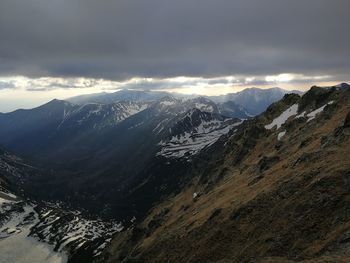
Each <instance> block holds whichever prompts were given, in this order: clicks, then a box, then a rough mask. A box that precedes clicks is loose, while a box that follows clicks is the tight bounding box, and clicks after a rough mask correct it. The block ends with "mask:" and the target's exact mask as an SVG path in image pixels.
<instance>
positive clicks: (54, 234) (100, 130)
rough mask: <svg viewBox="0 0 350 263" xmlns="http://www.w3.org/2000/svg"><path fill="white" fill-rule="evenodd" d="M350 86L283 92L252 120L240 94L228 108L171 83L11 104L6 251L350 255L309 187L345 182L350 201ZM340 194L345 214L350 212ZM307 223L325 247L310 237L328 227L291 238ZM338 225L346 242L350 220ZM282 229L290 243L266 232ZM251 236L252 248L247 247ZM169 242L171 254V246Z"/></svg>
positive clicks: (5, 158)
mask: <svg viewBox="0 0 350 263" xmlns="http://www.w3.org/2000/svg"><path fill="white" fill-rule="evenodd" d="M248 91H249V92H251V91H250V90H248ZM349 91H350V89H349V86H348V85H347V84H342V85H338V86H334V87H327V88H321V87H312V88H311V89H310V90H309V91H308V92H306V93H305V94H304V95H301V96H300V95H299V94H295V93H290V94H287V92H285V93H283V94H281V95H280V98H279V99H274V101H271V102H269V104H267V102H266V104H265V105H266V106H265V107H266V111H265V112H263V113H261V114H259V115H257V116H255V117H252V116H253V114H252V113H247V114H246V115H245V116H244V118H242V111H238V112H237V111H236V110H237V109H238V108H240V107H243V106H237V105H236V104H235V102H234V101H227V102H224V104H225V105H226V106H225V107H224V109H225V110H224V111H223V110H222V109H223V106H222V105H223V104H220V103H218V102H214V100H211V99H209V98H203V97H198V98H186V99H184V98H177V97H174V96H169V95H168V94H167V95H166V96H164V97H161V98H156V99H155V100H152V101H151V100H149V97H150V96H151V95H150V94H147V96H146V98H145V99H142V96H141V95H144V94H141V95H139V96H136V95H135V92H134V91H131V92H130V93H131V94H130V96H129V97H127V96H126V95H127V94H126V93H125V92H124V93H123V99H125V98H128V99H130V100H120V101H115V102H113V103H109V102H108V103H102V102H97V101H95V102H94V101H93V98H91V96H89V97H88V98H89V100H91V101H87V102H86V103H85V102H84V103H82V104H74V103H72V102H67V101H59V100H53V101H51V102H49V103H47V104H45V105H43V106H40V107H39V108H35V109H32V110H18V111H15V112H11V113H7V114H1V115H0V126H1V127H2V128H1V129H0V135H1V137H0V144H1V145H2V146H3V147H5V148H6V150H2V151H1V155H0V160H1V162H0V169H1V179H0V180H1V187H2V188H1V191H2V192H1V198H2V199H1V202H2V203H1V209H2V210H1V211H2V213H1V222H2V223H1V224H2V228H1V231H0V232H1V233H2V234H1V235H2V237H1V239H2V240H1V239H0V245H1V242H2V244H3V245H2V246H0V248H1V249H3V250H1V249H0V251H3V253H6V254H8V255H9V258H15V256H14V254H11V253H14V252H13V251H11V249H8V247H9V246H10V244H11V242H16V243H18V244H23V245H21V246H22V247H20V249H21V251H23V254H25V255H30V253H34V254H35V255H38V259H37V261H38V262H66V261H68V262H81V261H82V260H83V261H84V262H119V261H122V262H129V261H130V260H131V261H135V260H136V262H148V261H150V260H151V259H152V260H151V261H152V262H164V261H168V262H175V261H176V259H179V258H180V259H181V260H180V261H181V262H203V261H208V260H212V261H219V260H224V259H225V260H232V261H233V262H236V261H239V262H241V261H246V260H248V258H250V259H252V258H253V259H254V257H255V259H257V258H260V259H262V258H265V259H266V260H270V261H271V262H273V261H274V260H275V261H276V260H277V262H279V260H285V259H295V260H299V259H303V258H305V259H307V258H313V257H315V256H316V255H318V254H317V253H321V254H323V253H324V252H321V251H329V252H327V256H329V257H331V258H332V257H334V256H339V257H341V256H342V254H341V253H340V252H339V253H338V252H337V251H340V250H344V249H345V248H343V246H342V245H339V244H338V243H337V242H340V241H336V240H335V239H334V240H333V239H332V238H331V237H327V236H326V235H327V234H328V232H327V231H326V229H325V228H322V225H320V223H319V222H318V221H315V220H316V218H320V219H321V218H322V219H324V215H323V214H322V211H323V209H322V210H318V207H315V206H314V205H316V204H317V203H318V202H316V201H313V202H312V204H310V205H311V206H310V207H309V206H308V204H307V201H306V200H307V199H305V198H306V196H308V198H311V199H314V198H316V199H317V200H318V198H321V197H319V193H320V192H319V191H321V192H322V193H323V195H325V196H327V195H331V193H330V192H327V191H328V190H327V189H324V188H322V187H323V182H324V183H325V184H326V185H327V182H328V181H332V182H333V181H334V180H335V181H334V182H333V183H332V185H333V187H339V189H338V188H337V189H338V190H337V191H339V194H340V193H341V194H342V195H343V197H342V198H340V199H334V202H340V203H342V202H346V200H347V194H346V192H344V191H345V188H344V189H343V188H342V187H343V186H342V185H338V180H340V181H339V182H341V181H342V180H345V181H346V180H347V179H345V177H343V176H345V175H344V172H345V171H347V169H348V168H349V167H350V164H349V163H348V160H347V158H346V156H347V153H348V151H349V150H350V149H349V148H348V147H347V146H348V145H349V144H348V143H347V141H348V136H349V130H348V123H347V122H348V118H349V116H348V112H349V111H350V108H349V107H350V106H349V94H350V93H349ZM268 92H270V90H266V91H265V93H268ZM273 92H275V90H274V91H273ZM260 93H261V92H260V91H259V94H260ZM117 94H118V92H117ZM257 96H258V95H255V98H257ZM98 98H99V100H101V95H99V97H98ZM135 98H137V99H135ZM132 99H134V100H132ZM221 99H222V98H221ZM74 100H75V99H72V101H74ZM79 100H81V98H79ZM252 101H254V100H252ZM259 101H261V100H259ZM79 103H80V102H79ZM252 103H253V102H252ZM227 105H231V106H232V105H234V106H233V107H231V108H230V109H232V111H231V112H228V111H229V108H228V107H227ZM246 107H247V108H248V106H246ZM321 149H322V150H321ZM18 156H21V157H18ZM305 163H307V164H308V166H305ZM326 171H330V174H327V173H325V172H326ZM344 187H346V184H345V186H344ZM314 188H315V189H316V190H313V189H314ZM305 191H306V192H305ZM310 191H311V192H310ZM323 191H324V192H323ZM17 196H18V197H17ZM325 198H326V197H325ZM344 198H345V199H344ZM277 200H279V201H278V205H277V203H276V202H277ZM292 200H294V201H292ZM321 200H323V199H321ZM324 200H327V198H326V199H324ZM331 200H332V199H331ZM305 202H306V203H305ZM320 202H321V201H320ZM329 205H330V207H332V208H333V209H334V211H333V212H334V216H336V215H338V214H342V215H343V216H344V220H346V218H347V212H346V211H341V212H340V211H337V209H336V207H337V206H335V205H331V204H329ZM304 206H305V207H306V208H305V209H309V212H310V213H309V214H310V216H312V218H310V219H309V220H310V221H307V220H306V219H302V221H303V222H306V223H305V224H304V228H305V230H303V229H304V228H301V226H300V225H299V223H298V222H299V221H295V220H296V218H298V217H302V214H300V212H301V210H298V209H299V208H298V207H304ZM320 206H321V207H323V208H324V209H325V210H324V211H327V209H326V208H325V207H324V204H323V203H320ZM327 207H328V204H327ZM343 208H344V206H343V205H340V206H339V209H343ZM270 209H272V210H270ZM281 209H283V211H282V210H281ZM269 211H271V213H272V214H270V212H269ZM288 211H289V212H288ZM327 213H329V212H327ZM277 215H280V216H281V218H280V217H279V216H277ZM329 215H330V214H329ZM331 218H332V217H330V219H329V220H331ZM280 220H281V221H280ZM265 222H269V224H268V225H269V227H266V226H265ZM282 222H285V223H282ZM308 222H310V224H313V223H316V222H317V225H318V232H319V233H323V234H322V238H323V239H324V240H325V241H324V243H323V245H320V248H319V249H318V250H317V251H319V252H313V251H316V250H315V249H316V248H314V247H313V245H312V244H313V243H312V242H316V241H317V240H318V238H319V237H318V236H310V241H305V240H307V237H306V236H305V237H302V240H303V242H302V243H300V244H298V249H294V248H293V249H291V248H292V247H294V246H296V244H297V243H293V242H297V241H296V240H297V238H296V237H294V236H288V235H286V233H284V232H283V228H281V227H280V226H281V225H283V224H290V225H291V227H294V228H295V229H299V228H300V231H301V232H300V235H301V236H302V234H301V233H302V232H303V231H309V230H308V229H309V227H311V226H310V225H309V223H308ZM328 224H331V223H330V222H328ZM332 224H334V226H333V227H334V229H335V230H336V229H337V230H336V231H339V234H335V237H337V238H338V239H339V238H340V239H339V240H341V238H342V237H341V233H343V232H344V231H346V227H345V226H344V227H341V226H338V223H337V222H333V223H332ZM224 229H225V230H224ZM222 231H224V232H222ZM298 231H299V230H298ZM310 231H311V230H310ZM322 231H323V232H322ZM271 232H275V233H279V235H280V238H281V239H280V240H281V241H275V240H274V239H272V240H269V237H268V235H269V233H271ZM199 233H207V237H206V238H204V237H203V236H202V235H201V234H199ZM307 233H309V232H307ZM329 234H330V233H329ZM307 235H309V234H307ZM253 236H254V238H253ZM259 236H260V237H259ZM28 238H29V239H28ZM180 239H181V242H180V241H179V240H180ZM338 239H337V240H338ZM13 240H14V241H13ZM19 240H20V241H19ZM253 240H255V241H254V242H255V243H254V245H253V244H251V245H250V249H249V250H243V247H242V248H241V249H237V247H240V246H244V245H246V244H247V243H246V242H252V241H253ZM267 240H269V241H267ZM28 242H39V243H36V244H37V245H34V247H36V248H35V249H37V247H38V248H40V249H41V250H40V251H36V250H33V251H32V250H31V245H28ZM174 242H175V243H174ZM266 242H267V243H266ZM276 242H284V243H281V244H280V243H276ZM310 242H311V243H310ZM334 242H335V243H334ZM38 244H42V245H38ZM171 244H173V245H171ZM216 244H217V246H216ZM42 246H43V247H42ZM169 246H170V247H173V249H172V252H171V253H167V254H162V253H160V252H161V251H169ZM232 246H234V247H232ZM276 246H277V247H276ZM339 246H340V247H339ZM287 247H288V248H287ZM333 247H334V248H333ZM338 247H339V248H338ZM194 248H196V250H197V253H196V254H193V253H192V252H191V251H192V249H194ZM209 248H210V249H209ZM251 249H254V250H253V251H252V250H251ZM322 249H323V250H322ZM306 250H307V251H309V250H310V252H307V251H306ZM302 251H304V252H302ZM276 256H277V257H279V259H277V258H276ZM18 257H19V258H16V261H15V262H21V261H20V260H21V259H20V258H21V254H18ZM44 258H45V260H46V261H45V260H44ZM48 258H50V260H51V261H47V260H48ZM23 260H24V259H22V261H23ZM270 261H266V262H270ZM23 262H25V261H23Z"/></svg>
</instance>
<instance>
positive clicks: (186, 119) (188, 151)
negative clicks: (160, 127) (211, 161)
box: [157, 104, 241, 158]
mask: <svg viewBox="0 0 350 263" xmlns="http://www.w3.org/2000/svg"><path fill="white" fill-rule="evenodd" d="M197 106H198V104H197ZM208 106H210V105H208ZM208 106H206V105H205V104H201V105H200V108H204V109H208ZM209 109H210V110H212V109H213V108H209ZM239 123H241V121H240V120H238V119H231V118H228V117H224V116H222V115H219V114H217V113H213V110H212V112H205V111H201V110H199V109H198V108H193V109H191V110H189V111H188V112H187V113H186V114H185V115H184V116H183V117H182V118H181V119H179V120H178V121H177V122H176V123H175V124H174V125H173V126H172V127H169V129H168V131H169V135H168V136H167V139H165V140H162V141H161V142H160V143H159V145H160V146H161V150H160V151H159V152H158V154H157V155H159V156H164V157H166V158H181V157H185V158H188V157H190V156H191V155H194V154H197V153H198V152H200V151H201V150H202V149H204V148H205V147H207V146H210V145H211V144H213V143H215V142H216V141H217V140H218V138H219V137H220V136H222V135H224V134H226V133H228V132H229V131H230V129H232V128H233V127H234V126H236V125H238V124H239Z"/></svg>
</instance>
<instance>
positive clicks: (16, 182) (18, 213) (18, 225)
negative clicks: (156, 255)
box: [0, 150, 123, 263]
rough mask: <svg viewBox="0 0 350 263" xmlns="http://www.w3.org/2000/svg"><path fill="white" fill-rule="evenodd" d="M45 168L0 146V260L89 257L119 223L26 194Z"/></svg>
mask: <svg viewBox="0 0 350 263" xmlns="http://www.w3.org/2000/svg"><path fill="white" fill-rule="evenodd" d="M43 172H44V171H43V170H41V169H38V168H36V167H33V166H32V165H30V164H28V163H26V162H25V161H24V160H23V159H21V158H19V157H17V156H15V155H13V154H11V153H9V152H7V151H5V150H0V254H1V258H0V262H18V263H22V262H23V263H25V262H37V263H39V262H52V263H57V262H67V261H69V262H82V261H83V262H91V261H92V260H93V259H94V258H95V257H98V256H99V255H100V254H101V252H102V250H103V249H104V247H105V246H107V244H108V243H109V242H110V241H111V238H112V236H113V234H114V233H116V232H118V231H120V230H121V229H122V228H123V226H122V225H121V224H120V223H118V222H116V221H102V220H101V219H100V218H98V217H96V216H91V215H90V214H89V213H87V212H86V211H84V210H82V211H78V210H71V209H69V208H68V207H67V206H66V205H65V204H63V203H58V202H55V203H54V202H43V201H40V200H33V199H30V198H29V197H28V196H27V191H26V190H27V189H26V188H24V186H25V184H24V183H23V182H24V181H26V180H32V179H33V178H34V177H36V176H39V173H43Z"/></svg>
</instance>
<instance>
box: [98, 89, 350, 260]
mask: <svg viewBox="0 0 350 263" xmlns="http://www.w3.org/2000/svg"><path fill="white" fill-rule="evenodd" d="M349 136H350V89H349V87H348V86H347V85H345V84H344V85H340V86H336V87H331V88H319V87H313V88H311V89H310V90H309V91H308V92H307V93H306V94H304V95H303V96H301V97H300V96H299V95H295V94H290V95H286V96H285V97H284V98H283V99H282V100H281V101H279V102H277V103H274V104H272V105H271V106H270V107H269V108H268V109H267V111H266V112H265V113H263V114H261V115H260V116H258V117H256V118H254V119H251V120H247V121H245V122H244V123H242V124H241V125H240V126H238V127H236V128H234V129H233V130H232V131H231V132H230V133H229V134H228V135H226V136H223V137H222V138H221V139H220V140H219V141H218V142H217V143H216V144H214V145H213V146H211V147H210V148H208V149H207V150H206V151H205V152H203V153H202V154H201V155H200V156H199V157H198V158H197V159H196V160H194V161H193V163H192V168H191V169H192V170H191V173H192V176H193V178H192V180H191V181H190V183H189V184H188V185H187V186H186V187H185V188H184V189H183V190H182V191H181V192H180V193H179V194H177V195H175V196H173V197H170V198H168V199H167V200H166V201H165V202H162V203H159V204H156V205H155V207H154V208H153V210H152V211H151V212H150V213H149V214H148V216H147V217H146V218H144V219H143V220H142V221H140V222H138V223H135V225H133V226H131V227H129V229H127V230H126V231H123V232H121V233H119V234H117V235H116V236H115V237H114V240H113V241H112V244H111V246H110V247H109V248H108V250H107V251H106V252H105V253H104V257H103V258H101V259H100V260H101V261H104V262H294V261H298V262H299V261H305V262H350V158H349V156H350V141H349Z"/></svg>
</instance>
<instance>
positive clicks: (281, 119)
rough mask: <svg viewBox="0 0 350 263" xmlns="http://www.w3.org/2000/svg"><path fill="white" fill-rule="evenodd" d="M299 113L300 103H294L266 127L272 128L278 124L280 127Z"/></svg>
mask: <svg viewBox="0 0 350 263" xmlns="http://www.w3.org/2000/svg"><path fill="white" fill-rule="evenodd" d="M297 113H298V104H294V105H292V106H291V107H289V108H288V109H287V110H285V111H284V112H282V114H281V115H280V116H278V117H277V118H276V119H274V120H273V121H272V122H271V123H270V124H268V125H266V126H265V129H268V130H271V129H272V128H273V127H275V126H277V129H279V128H280V127H281V126H282V125H283V124H284V123H285V122H286V121H287V120H288V119H289V117H291V116H294V115H296V114H297Z"/></svg>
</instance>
